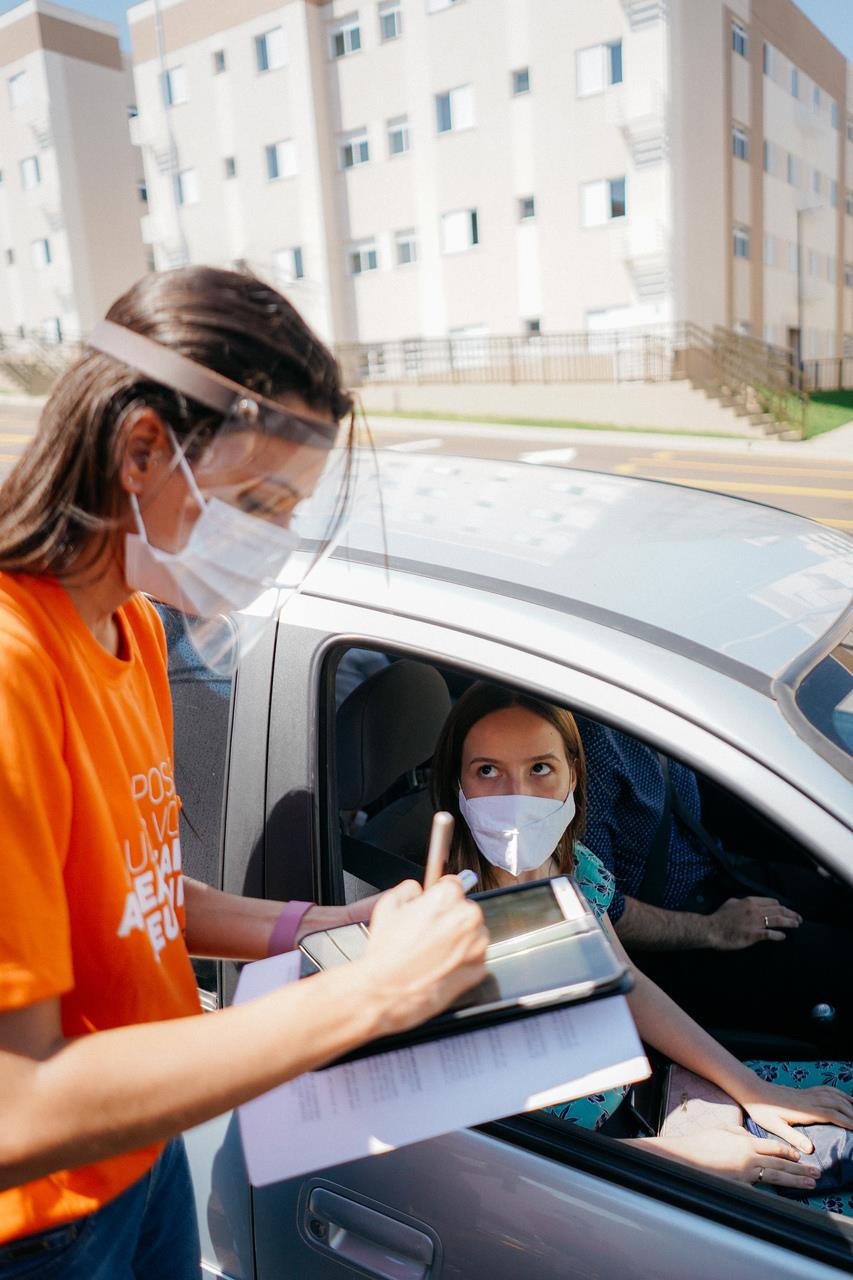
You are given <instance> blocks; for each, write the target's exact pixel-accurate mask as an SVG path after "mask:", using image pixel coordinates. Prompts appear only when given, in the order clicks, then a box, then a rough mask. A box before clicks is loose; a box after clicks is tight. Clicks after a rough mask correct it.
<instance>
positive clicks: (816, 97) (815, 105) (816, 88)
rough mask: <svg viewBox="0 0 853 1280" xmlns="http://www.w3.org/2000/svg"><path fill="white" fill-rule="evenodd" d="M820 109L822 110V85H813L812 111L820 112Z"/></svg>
mask: <svg viewBox="0 0 853 1280" xmlns="http://www.w3.org/2000/svg"><path fill="white" fill-rule="evenodd" d="M820 108H821V96H820V85H818V84H815V85H812V111H820Z"/></svg>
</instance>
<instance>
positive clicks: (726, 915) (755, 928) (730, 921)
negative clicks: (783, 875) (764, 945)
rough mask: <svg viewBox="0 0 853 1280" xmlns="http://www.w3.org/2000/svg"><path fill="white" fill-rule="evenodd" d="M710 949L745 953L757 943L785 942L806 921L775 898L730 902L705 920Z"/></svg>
mask: <svg viewBox="0 0 853 1280" xmlns="http://www.w3.org/2000/svg"><path fill="white" fill-rule="evenodd" d="M705 920H706V926H707V942H706V946H709V947H712V948H713V949H714V950H716V951H742V950H744V948H746V947H752V946H754V945H755V943H756V942H784V941H785V938H786V936H787V935H786V934H785V933H784V932H783V930H785V929H796V928H798V927H799V925H801V924H802V923H803V918H802V916H800V915H797V913H796V911H790V910H789V909H788V907H783V906H782V904H781V902H777V901H776V899H775V898H729V899H728V900H727V901H726V902H724V903H723V905H722V906H721V907H719V908H718V909H717V910H716V911H714V912H713V913H712V914H711V915H709V916H706V917H705Z"/></svg>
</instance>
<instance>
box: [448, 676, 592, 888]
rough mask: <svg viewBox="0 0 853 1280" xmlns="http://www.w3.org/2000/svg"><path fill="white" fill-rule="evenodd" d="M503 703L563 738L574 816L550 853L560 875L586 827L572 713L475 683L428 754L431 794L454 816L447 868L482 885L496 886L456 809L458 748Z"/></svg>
mask: <svg viewBox="0 0 853 1280" xmlns="http://www.w3.org/2000/svg"><path fill="white" fill-rule="evenodd" d="M507 707H522V708H523V709H524V710H525V711H530V712H532V714H533V715H535V716H539V718H540V719H542V720H546V721H547V722H548V724H550V725H553V726H554V728H555V729H556V730H557V732H558V733H559V735H560V737H561V738H562V740H563V746H564V748H565V752H566V760H567V761H568V763H569V764H570V766H571V768H572V770H573V771H574V775H575V793H574V794H575V816H574V818H573V819H572V821H571V822H570V823H569V825H568V827H567V828H566V830H565V832H564V833H563V835H562V836H561V838H560V841H559V844H558V845H557V848H556V849H555V850H554V855H555V857H556V859H557V863H558V866H559V869H560V873H561V874H562V875H568V874H570V873H571V872H572V871H574V867H575V855H574V844H575V841H576V840H580V839H581V837H582V836H583V832H584V828H585V826H586V762H585V760H584V754H583V744H582V742H581V737H580V733H579V732H578V727H577V725H576V723H575V718H574V716H573V715H572V714H571V712H570V711H564V710H563V708H562V707H555V706H553V705H552V704H551V703H550V702H541V701H540V700H539V699H538V698H532V697H529V696H528V695H527V694H525V693H517V692H515V690H513V689H507V688H505V687H504V686H503V685H496V684H488V683H487V682H486V681H482V680H481V681H478V682H477V684H473V685H471V687H470V688H469V689H467V690H466V691H465V693H463V695H462V697H461V698H460V699H459V701H458V702H457V703H456V705H455V707H454V708H453V710H452V711H451V713H450V715H449V716H448V717H447V720H446V721H445V722H444V728H443V729H442V731H441V735H440V736H439V739H438V743H437V745H436V748H435V753H434V755H433V758H432V798H433V803H434V804H435V807H436V809H446V810H447V811H448V813H452V814H453V816H454V818H455V819H456V825H455V827H454V833H453V847H452V850H451V855H450V866H449V867H448V870H449V871H461V870H462V869H463V867H470V868H471V869H472V870H473V871H476V872H477V873H478V875H479V877H480V887H481V888H483V889H490V888H493V887H494V886H495V872H494V867H493V866H492V865H491V863H490V862H488V861H487V860H486V859H485V858H484V857H483V855H482V854H481V853H480V850H479V849H478V848H477V846H476V844H475V843H474V837H473V836H472V835H471V832H470V831H469V830H468V825H467V823H466V822H465V820H464V819H463V817H462V815H461V814H460V812H459V779H460V775H461V772H462V751H463V748H464V746H465V739H466V738H467V737H468V734H469V733H470V732H471V730H472V729H473V727H474V725H475V724H477V723H478V722H479V721H480V720H483V719H484V718H485V717H486V716H488V715H491V714H492V712H493V711H503V710H505V709H506V708H507Z"/></svg>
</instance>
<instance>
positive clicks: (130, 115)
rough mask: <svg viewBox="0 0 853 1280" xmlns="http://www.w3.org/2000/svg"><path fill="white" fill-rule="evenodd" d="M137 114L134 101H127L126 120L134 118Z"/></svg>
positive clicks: (137, 108) (137, 110)
mask: <svg viewBox="0 0 853 1280" xmlns="http://www.w3.org/2000/svg"><path fill="white" fill-rule="evenodd" d="M138 115H139V107H138V106H137V105H136V103H135V102H131V103H129V104H128V108H127V118H128V120H135V119H136V118H137V116H138Z"/></svg>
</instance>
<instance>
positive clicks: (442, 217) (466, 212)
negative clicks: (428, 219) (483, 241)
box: [439, 207, 480, 258]
mask: <svg viewBox="0 0 853 1280" xmlns="http://www.w3.org/2000/svg"><path fill="white" fill-rule="evenodd" d="M450 218H459V219H461V220H462V221H461V222H460V224H459V225H463V224H464V222H465V220H466V219H467V231H466V233H465V234H466V243H464V244H461V243H460V246H459V247H458V248H448V247H447V245H448V228H449V227H450V226H451V225H456V224H451V223H450V222H449V221H448V220H449V219H450ZM439 241H440V244H441V254H442V257H447V258H455V257H457V256H458V255H459V254H461V253H470V252H471V250H472V249H476V248H478V247H479V244H480V215H479V211H478V210H477V209H476V208H473V207H471V208H462V209H445V210H444V212H443V213H441V214H439Z"/></svg>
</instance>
